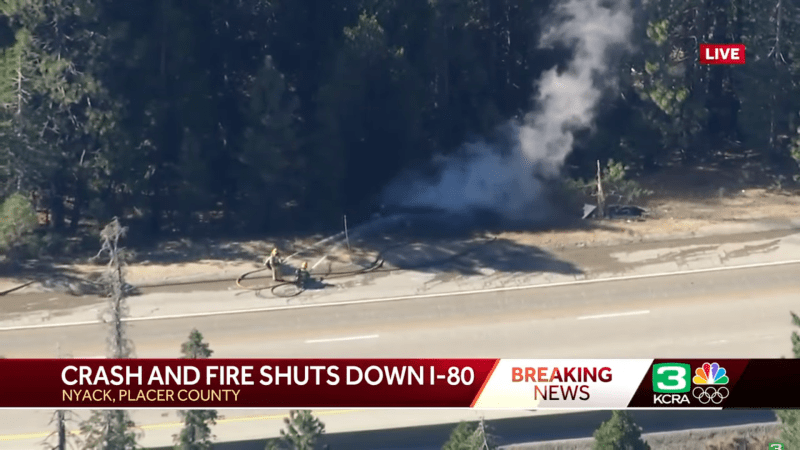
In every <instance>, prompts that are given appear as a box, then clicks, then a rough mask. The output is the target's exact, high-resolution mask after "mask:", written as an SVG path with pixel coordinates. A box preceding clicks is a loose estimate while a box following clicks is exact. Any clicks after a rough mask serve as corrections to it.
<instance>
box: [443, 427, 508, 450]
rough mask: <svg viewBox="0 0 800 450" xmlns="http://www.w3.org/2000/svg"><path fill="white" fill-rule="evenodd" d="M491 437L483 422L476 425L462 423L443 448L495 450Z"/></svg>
mask: <svg viewBox="0 0 800 450" xmlns="http://www.w3.org/2000/svg"><path fill="white" fill-rule="evenodd" d="M495 448H497V446H495V445H493V443H492V439H491V436H489V435H488V434H487V431H486V426H485V424H484V422H483V420H481V421H480V422H478V423H476V424H471V423H469V422H461V423H459V424H458V426H456V428H455V429H453V432H452V433H450V439H449V440H448V441H447V442H445V444H444V446H442V450H493V449H495Z"/></svg>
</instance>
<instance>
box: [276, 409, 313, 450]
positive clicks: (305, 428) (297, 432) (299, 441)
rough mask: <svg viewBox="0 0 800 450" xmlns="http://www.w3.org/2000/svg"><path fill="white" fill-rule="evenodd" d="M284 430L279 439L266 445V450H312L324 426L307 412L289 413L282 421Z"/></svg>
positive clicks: (294, 411)
mask: <svg viewBox="0 0 800 450" xmlns="http://www.w3.org/2000/svg"><path fill="white" fill-rule="evenodd" d="M283 422H284V424H285V425H286V428H285V429H283V430H281V437H280V438H278V439H273V440H271V441H269V442H268V443H267V447H266V448H267V450H314V445H315V444H316V442H317V439H319V436H320V435H321V434H322V433H324V432H325V424H323V423H322V422H320V420H319V419H318V418H316V417H314V415H313V414H311V411H308V410H300V411H297V410H292V411H289V417H287V418H284V419H283Z"/></svg>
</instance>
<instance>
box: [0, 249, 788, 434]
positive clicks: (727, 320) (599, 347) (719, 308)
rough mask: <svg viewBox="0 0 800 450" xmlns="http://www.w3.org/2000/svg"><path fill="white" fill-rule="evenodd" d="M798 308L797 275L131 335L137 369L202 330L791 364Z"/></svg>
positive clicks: (391, 353)
mask: <svg viewBox="0 0 800 450" xmlns="http://www.w3.org/2000/svg"><path fill="white" fill-rule="evenodd" d="M186 295H187V296H188V295H195V296H200V295H213V293H187V294H186ZM791 310H800V264H791V265H784V266H774V267H762V268H755V269H741V270H729V271H723V272H708V273H699V274H688V275H678V276H668V277H660V278H648V279H637V280H624V281H610V282H606V283H599V284H591V285H586V284H584V285H573V286H559V287H552V288H546V289H538V290H535V291H525V290H521V291H506V292H493V293H484V294H474V295H465V296H458V297H452V298H450V297H441V298H426V299H419V300H408V301H402V302H392V303H375V304H367V305H351V306H335V307H325V308H309V309H302V310H287V311H271V312H264V313H247V314H235V315H223V316H214V317H201V318H192V319H168V320H154V321H143V322H135V323H132V324H130V334H131V337H132V339H133V340H134V342H135V343H136V354H137V356H139V357H176V356H178V351H179V348H180V344H181V342H183V341H184V340H185V338H186V336H187V335H188V333H189V331H190V330H191V329H192V328H195V327H196V328H198V329H199V330H201V331H202V332H203V334H204V335H205V337H206V339H207V340H208V342H210V344H211V347H212V349H214V352H215V353H214V356H215V357H259V358H268V357H301V358H308V357H489V358H496V357H501V358H606V357H615V358H621V357H631V358H636V357H639V358H651V357H679V356H682V357H705V356H708V357H780V356H783V355H789V354H790V349H791V344H790V339H789V336H790V334H791V328H792V327H791V323H790V317H789V311H791ZM104 335H105V330H104V329H103V327H102V326H101V325H84V326H70V327H56V328H43V329H35V330H20V331H4V332H0V349H2V352H3V353H4V354H5V356H7V357H53V356H56V346H57V344H58V345H60V351H61V352H62V353H68V354H71V355H72V356H75V357H94V356H100V355H103V353H104V342H103V337H104ZM390 412H391V411H386V413H390ZM262 413H263V414H262ZM393 413H394V414H395V415H396V414H397V413H398V412H397V411H394V412H393ZM161 414H162V412H147V413H142V414H141V415H140V416H139V419H138V422H139V423H141V424H143V425H146V424H150V425H152V426H151V427H150V429H149V430H148V431H147V435H148V436H149V439H148V440H151V439H152V440H153V442H149V443H148V445H154V444H156V443H157V442H156V441H157V440H159V439H168V438H169V436H170V435H171V434H173V433H175V432H176V431H177V425H176V424H174V419H168V418H166V417H161ZM237 414H242V413H241V412H240V413H237ZM248 414H249V415H250V416H258V415H259V414H261V415H269V414H271V415H273V416H275V412H271V413H264V412H249V413H248ZM408 414H412V413H411V412H408ZM347 416H349V417H348V419H349V420H344V418H345V417H347ZM227 417H229V418H231V417H232V416H231V415H230V414H227ZM233 417H236V416H233ZM337 417H338V418H339V419H341V420H339V419H337ZM356 417H358V420H352V419H354V418H356ZM386 420H388V415H387V414H375V413H374V412H357V411H355V412H354V411H349V412H341V413H340V414H339V415H338V416H331V417H330V418H329V420H328V422H329V428H328V429H329V431H330V432H336V431H352V430H354V429H368V428H381V427H383V426H385V423H384V424H381V423H379V422H380V421H386ZM171 422H172V424H170V423H171ZM265 422H270V423H273V425H269V426H267V425H260V426H253V421H252V420H242V421H238V422H237V421H236V420H230V421H229V422H224V423H221V424H220V425H219V426H218V427H217V428H216V430H215V432H216V434H217V436H219V437H220V438H229V437H232V436H235V437H236V438H237V439H254V438H259V437H265V436H267V435H269V434H271V433H274V432H275V431H276V430H277V428H278V427H280V420H277V419H275V420H271V421H270V420H265ZM407 422H408V423H409V424H413V423H414V422H413V421H407ZM395 423H396V425H398V426H399V425H402V424H404V423H406V422H404V419H396V420H395ZM0 424H2V425H0V426H1V427H2V428H0V448H29V447H26V445H25V443H27V445H30V443H31V442H33V441H31V440H30V439H31V438H30V437H29V438H27V440H26V438H25V436H30V435H31V433H32V434H35V433H41V432H43V431H44V430H45V429H46V426H47V420H46V416H44V415H43V412H34V411H31V412H25V411H16V412H13V413H11V412H7V411H4V412H0ZM159 424H160V426H159ZM26 433H28V434H26ZM11 434H14V435H18V436H19V438H12V437H11V436H9V435H11ZM2 436H5V438H4V437H2ZM157 436H161V438H158V437H157ZM4 439H5V440H4ZM38 439H41V437H39V438H38ZM168 443H169V442H165V444H168ZM12 444H15V445H16V446H14V445H12Z"/></svg>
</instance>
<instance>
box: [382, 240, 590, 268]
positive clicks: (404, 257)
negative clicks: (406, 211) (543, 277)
mask: <svg viewBox="0 0 800 450" xmlns="http://www.w3.org/2000/svg"><path fill="white" fill-rule="evenodd" d="M376 247H377V246H376V245H375V244H372V248H373V249H374V250H375V251H376V252H379V253H380V254H381V259H382V260H383V261H384V267H386V268H390V269H392V268H393V269H400V270H413V271H418V272H425V273H446V272H450V273H458V274H460V275H485V274H487V273H495V272H503V273H535V272H541V273H557V274H564V275H579V274H582V273H583V272H582V271H581V270H580V269H579V268H578V267H577V266H575V265H574V264H572V263H570V262H567V261H562V260H560V259H559V258H558V257H556V256H555V255H553V254H551V253H549V252H547V251H545V250H542V249H540V248H538V247H535V246H530V245H524V244H520V243H517V242H513V241H511V240H508V239H502V238H500V239H497V238H494V239H493V238H490V237H482V238H472V239H464V240H440V241H407V242H402V241H399V240H398V241H395V242H394V243H393V244H392V245H389V246H388V247H387V246H384V247H383V248H380V247H377V248H376Z"/></svg>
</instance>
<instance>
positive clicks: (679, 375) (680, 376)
mask: <svg viewBox="0 0 800 450" xmlns="http://www.w3.org/2000/svg"><path fill="white" fill-rule="evenodd" d="M658 374H659V375H666V379H667V380H669V381H672V383H671V384H669V385H668V384H666V383H664V382H661V381H660V382H658V388H659V389H664V390H665V391H666V390H669V391H682V390H684V389H686V368H685V367H682V366H664V367H659V368H658Z"/></svg>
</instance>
